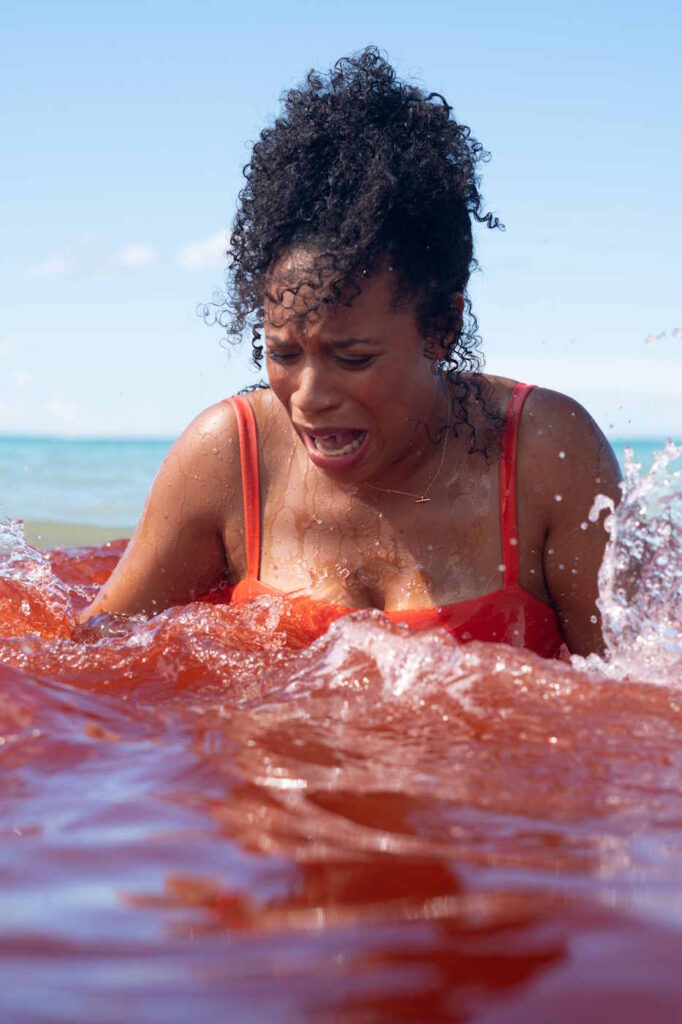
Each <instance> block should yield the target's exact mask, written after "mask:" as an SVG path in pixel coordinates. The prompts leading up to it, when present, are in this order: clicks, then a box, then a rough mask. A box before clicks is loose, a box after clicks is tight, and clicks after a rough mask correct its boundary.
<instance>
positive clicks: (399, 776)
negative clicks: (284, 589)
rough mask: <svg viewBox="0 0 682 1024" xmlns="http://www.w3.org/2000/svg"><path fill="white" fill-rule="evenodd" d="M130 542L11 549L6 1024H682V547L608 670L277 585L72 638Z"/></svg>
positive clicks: (111, 622) (2, 705) (2, 921)
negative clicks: (337, 613) (324, 608)
mask: <svg viewBox="0 0 682 1024" xmlns="http://www.w3.org/2000/svg"><path fill="white" fill-rule="evenodd" d="M638 500H639V499H638ZM626 505H627V503H626ZM640 513H641V508H640ZM638 514H639V513H638ZM663 519H665V516H664V517H663ZM661 521H663V520H661ZM659 527H660V522H658V526H657V527H656V529H657V530H658V529H659ZM639 529H640V533H641V530H642V529H643V527H642V524H641V521H640V525H639ZM626 532H627V531H626ZM659 533H660V530H659ZM658 535H659V534H658V533H657V534H656V536H658ZM622 536H623V535H622V532H621V541H622ZM628 536H630V537H632V533H629V534H628ZM664 542H665V543H667V544H668V545H669V544H670V537H668V539H667V540H665V538H664V541H662V542H661V543H662V544H663V543H664ZM122 547H123V545H121V544H118V545H117V544H114V545H111V546H107V547H104V548H96V549H73V550H70V551H67V550H57V551H54V552H51V553H50V554H49V555H48V556H43V555H41V554H39V553H38V552H34V551H32V550H31V549H30V548H28V547H27V546H26V545H25V544H24V543H23V541H22V540H21V538H20V533H19V531H18V529H16V528H15V529H14V532H12V531H11V530H6V532H5V554H4V556H3V561H2V562H0V570H2V571H1V572H0V768H1V772H2V774H1V776H0V778H1V784H2V788H1V791H0V835H1V842H0V1008H1V1011H2V1012H1V1013H0V1020H1V1021H2V1024H5V1022H15V1021H16V1022H22V1024H23V1022H26V1024H29V1022H31V1024H33V1022H38V1021H40V1022H55V1024H57V1022H59V1024H62V1022H67V1021H68V1022H69V1024H80V1022H82V1024H120V1022H122V1021H126V1022H140V1024H142V1022H144V1024H150V1022H156V1021H163V1022H168V1024H173V1022H178V1024H179V1022H182V1024H185V1022H186V1021H188V1020H191V1021H198V1022H208V1021H211V1022H213V1021H221V1022H222V1021H249V1022H264V1024H265V1022H267V1024H271V1022H285V1021H286V1022H301V1021H310V1022H335V1024H336V1022H350V1024H365V1022H375V1021H419V1022H438V1021H470V1020H475V1021H484V1022H489V1024H492V1022H498V1021H504V1022H516V1021H518V1022H523V1024H527V1022H528V1021H542V1022H545V1021H547V1022H566V1024H569V1022H570V1024H576V1022H578V1021H580V1022H585V1021H588V1022H597V1021H599V1022H602V1021H609V1020H618V1021H619V1022H629V1021H637V1022H640V1021H642V1020H646V1021H647V1022H649V1021H651V1022H656V1024H659V1022H664V1021H679V1020H681V1019H682V685H681V681H680V672H679V666H680V665H681V664H682V658H681V657H680V648H679V632H677V633H676V632H675V622H677V624H678V625H679V622H680V619H679V618H675V616H678V615H679V608H680V604H679V602H680V600H682V598H681V597H680V595H682V590H680V589H679V586H678V582H679V578H680V570H681V569H682V566H681V564H680V562H679V545H678V547H677V548H674V550H673V549H672V548H670V549H669V551H668V554H669V558H671V559H672V560H673V561H672V564H673V568H674V570H675V573H677V575H675V576H674V578H673V576H671V575H670V564H671V563H670V561H669V562H668V563H666V569H665V573H667V575H665V579H666V580H667V582H668V584H670V585H671V586H678V589H677V591H675V592H674V593H673V592H672V591H671V592H670V594H669V595H668V601H667V604H666V608H667V609H668V610H667V612H666V613H665V614H666V615H668V618H667V619H665V616H664V615H663V612H662V611H661V609H660V608H659V609H658V612H657V614H658V618H657V619H656V623H653V620H652V619H651V615H649V618H647V609H646V608H644V607H643V602H644V603H645V602H646V600H647V598H646V595H645V596H644V597H643V596H642V595H641V594H640V595H635V596H634V597H633V595H632V594H630V595H629V598H628V600H629V601H630V602H632V601H633V600H634V601H635V603H638V604H639V607H640V610H641V622H640V625H641V629H640V630H639V633H638V638H639V639H637V638H636V639H635V640H633V641H632V642H631V647H630V649H629V651H630V653H629V654H628V653H627V652H626V651H625V650H624V649H621V650H619V651H616V650H614V651H613V655H612V659H611V661H610V662H609V663H607V664H604V663H600V662H598V661H597V660H595V659H592V661H590V662H589V663H588V662H582V661H576V662H575V663H574V664H568V663H560V662H549V661H544V660H542V659H540V658H538V657H535V656H533V655H530V654H528V653H526V652H523V651H515V650H512V649H510V648H505V647H501V646H495V645H488V644H470V645H468V646H459V645H458V644H456V643H455V642H454V641H453V640H452V639H450V638H449V637H448V636H447V635H446V634H445V633H441V632H431V633H410V632H408V631H407V630H406V629H404V628H402V627H397V626H393V625H391V624H390V623H389V622H387V620H386V619H385V618H384V617H383V616H382V615H381V614H380V613H378V612H376V613H375V612H361V613H358V614H356V615H353V616H349V617H348V618H345V619H342V620H339V621H338V622H337V623H335V624H334V625H333V626H332V627H331V629H330V630H329V632H328V633H327V634H326V635H325V636H324V637H322V638H321V639H320V640H319V641H317V642H316V643H314V644H313V645H312V646H310V647H308V648H304V649H302V650H296V649H294V648H295V646H296V645H295V644H294V645H293V648H292V645H291V644H290V643H289V642H288V639H289V638H288V637H287V635H286V632H285V630H284V629H283V628H282V626H283V623H285V622H286V615H285V614H284V613H285V611H286V609H285V607H284V604H283V602H282V601H281V599H270V598H260V599H259V600H258V601H256V602H254V603H253V604H252V605H249V606H246V607H241V608H239V609H232V608H229V607H225V606H212V605H208V604H194V605H189V606H187V607H185V608H175V609H171V610H169V611H167V612H164V613H163V614H161V615H158V616H156V617H155V618H153V619H151V620H144V619H142V618H136V619H131V620H125V619H119V618H115V617H102V618H101V619H100V620H98V621H96V622H95V623H94V624H93V625H91V626H89V627H87V628H81V629H80V630H76V632H75V633H74V631H73V623H74V613H75V612H77V611H78V610H79V609H80V608H81V607H83V606H84V604H85V602H86V601H88V600H89V599H90V598H91V596H92V595H93V594H94V593H95V591H96V589H97V587H98V586H99V585H100V584H101V582H102V581H103V580H104V579H106V577H107V576H108V574H109V573H110V572H111V570H112V569H113V567H114V565H115V563H116V560H117V558H118V557H119V556H120V553H121V550H122ZM653 547H654V550H653V554H652V555H651V557H652V558H653V559H654V560H655V559H659V560H660V558H661V549H660V546H659V547H658V548H657V547H656V544H654V546H653ZM625 548H627V551H629V553H630V556H632V557H634V555H633V551H632V550H631V549H630V547H628V545H627V544H626V545H625ZM624 550H625V549H624V548H623V545H622V544H621V547H620V548H619V549H618V550H617V551H616V553H615V554H616V555H617V556H618V557H619V558H621V561H622V556H623V551H624ZM666 550H668V549H666ZM635 554H636V552H635ZM614 557H615V556H614ZM647 557H648V556H647ZM616 562H618V558H616ZM614 564H615V563H614ZM618 564H620V563H618ZM647 564H648V563H647ZM612 568H613V566H612ZM621 568H622V565H621ZM614 572H615V570H614ZM612 575H613V572H612ZM616 575H617V572H616ZM644 575H646V574H644ZM671 580H672V583H671ZM676 581H677V582H676ZM659 582H660V581H659ZM651 593H652V594H653V593H654V591H651ZM656 593H660V586H659V588H658V590H657V591H656ZM676 595H677V596H676ZM612 596H613V607H612V608H611V611H609V609H605V614H606V626H607V634H608V635H610V636H611V633H613V631H614V630H616V631H617V629H618V628H620V627H619V626H618V622H619V621H622V616H621V620H619V619H618V614H617V608H616V606H617V605H618V588H617V587H615V589H614V592H613V595H612ZM621 596H622V595H621ZM651 599H652V600H653V597H652V598H651ZM675 601H677V604H675ZM614 608H616V611H614ZM621 610H622V609H621ZM649 611H651V609H649ZM664 619H665V621H664ZM652 623H653V624H652ZM671 623H672V625H671ZM632 628H633V626H632V619H629V620H628V621H627V623H625V626H624V627H623V629H622V631H621V634H620V635H621V636H625V635H626V632H627V629H629V630H630V631H632ZM647 629H649V633H647ZM652 629H653V630H654V632H656V629H658V634H657V636H658V639H657V640H656V643H657V644H658V647H657V648H656V650H657V651H658V653H659V654H660V658H659V660H658V661H656V658H655V657H654V655H653V654H652V649H653V648H652V645H653V644H654V641H653V640H652V639H651V635H650V634H651V630H652ZM609 631H611V633H609ZM614 635H615V634H614ZM627 635H628V636H629V635H630V634H629V633H628V634H627ZM642 637H644V638H645V640H647V637H648V640H647V643H648V645H649V646H648V647H646V648H643V647H642V640H641V638H642ZM611 639H612V641H613V636H611ZM627 657H629V658H630V664H631V665H635V666H637V669H636V672H635V673H634V674H633V673H632V672H631V673H630V674H628V671H627V664H626V658H627ZM619 659H620V660H619Z"/></svg>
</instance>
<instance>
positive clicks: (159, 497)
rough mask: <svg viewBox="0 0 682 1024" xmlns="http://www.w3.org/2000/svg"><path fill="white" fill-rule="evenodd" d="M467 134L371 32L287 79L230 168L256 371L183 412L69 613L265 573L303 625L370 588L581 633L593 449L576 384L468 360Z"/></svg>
mask: <svg viewBox="0 0 682 1024" xmlns="http://www.w3.org/2000/svg"><path fill="white" fill-rule="evenodd" d="M486 157H487V154H486V153H485V152H484V150H483V149H482V147H481V146H480V144H479V143H478V142H476V141H475V140H474V139H473V138H471V135H470V132H469V129H468V128H466V127H464V126H462V125H459V124H458V123H457V122H456V121H455V120H454V118H453V117H452V111H451V109H450V107H449V106H448V105H447V103H446V102H445V100H444V99H443V97H441V96H439V95H437V94H431V95H428V96H427V95H425V94H424V93H423V92H422V91H421V90H419V89H417V88H416V87H414V86H411V85H407V84H404V83H401V82H399V81H398V80H397V79H396V77H395V74H394V72H393V70H392V68H391V67H390V65H388V64H387V63H386V62H385V60H383V59H382V57H381V56H380V54H379V53H378V52H377V51H376V50H374V49H372V48H370V49H367V50H365V51H363V52H362V53H361V54H360V55H359V56H357V57H356V58H350V59H344V60H341V61H339V62H338V63H337V64H336V65H335V67H334V68H333V69H332V71H331V72H330V73H329V75H328V76H321V75H318V74H317V73H315V72H311V73H310V74H309V75H308V77H307V80H306V82H305V83H304V84H303V86H302V87H301V88H300V89H294V90H292V91H290V92H289V93H288V94H287V96H286V97H285V102H284V111H283V114H282V116H281V117H280V118H278V120H277V121H276V122H275V124H274V126H273V127H272V128H266V129H265V130H264V131H263V132H262V133H261V136H260V139H259V141H258V142H257V143H256V145H255V146H254V149H253V154H252V157H251V161H250V163H249V164H248V166H247V167H246V169H245V176H246V186H245V188H244V189H243V191H242V193H241V195H240V205H239V208H238V212H237V216H236V220H235V226H234V231H233V234H232V240H231V245H230V250H229V253H228V256H229V258H230V271H229V288H228V294H227V297H226V307H225V310H220V312H219V314H218V318H219V319H220V320H221V322H224V323H226V324H227V325H228V329H229V331H230V332H231V333H232V334H233V335H234V336H235V337H239V336H241V334H242V333H243V331H244V329H245V328H246V327H247V325H250V326H251V329H252V336H253V347H254V357H255V360H256V363H257V364H258V365H260V361H261V356H262V352H263V343H264V347H265V360H266V365H267V371H268V378H269V384H270V387H269V388H266V387H263V388H261V389H260V390H256V391H253V392H251V393H250V394H249V395H248V397H241V398H240V399H238V400H237V401H234V400H230V401H227V402H223V403H220V404H218V405H215V406H213V407H211V408H209V409H207V410H205V411H204V412H203V413H201V414H200V415H199V416H198V417H197V418H196V419H195V420H194V422H193V423H192V424H190V426H189V427H188V428H187V430H186V431H185V432H184V434H183V435H182V436H181V437H180V439H179V440H178V441H177V443H176V444H175V445H174V447H173V449H172V450H171V452H170V453H169V455H168V457H167V458H166V460H165V462H164V463H163V466H162V467H161V470H160V472H159V474H158V476H157V478H156V480H155V482H154V485H153V488H152V491H151V494H150V496H149V499H148V501H147V505H146V507H145V510H144V513H143V516H142V519H141V521H140V524H139V526H138V528H137V530H136V532H135V535H134V536H133V538H132V540H131V542H130V544H129V546H128V549H127V551H126V553H125V555H124V557H123V558H122V560H121V562H120V564H119V566H118V567H117V569H116V571H115V572H114V574H113V575H112V577H111V579H110V580H109V582H108V583H107V584H106V585H105V587H104V588H103V589H102V591H101V592H100V594H99V595H98V597H97V598H96V600H95V601H94V603H93V604H92V605H91V606H90V608H89V609H88V610H87V611H86V613H85V614H84V616H83V617H84V618H88V617H90V616H93V615H95V614H97V613H100V612H119V613H134V612H146V613H151V612H155V611H159V610H161V609H163V608H165V607H167V606H168V605H170V604H176V603H182V602H186V601H190V600H192V599H196V598H197V597H199V596H201V595H204V594H206V592H209V591H211V590H212V589H213V590H215V588H216V585H217V584H219V583H220V582H221V581H223V590H222V591H221V592H222V593H226V595H227V599H230V600H232V601H235V602H241V601H245V600H249V599H251V598H253V597H255V596H258V595H259V594H263V593H273V592H274V593H280V594H285V595H288V597H289V598H290V599H291V604H292V607H294V608H295V609H296V610H297V611H298V613H299V617H300V619H301V621H303V622H306V623H307V624H308V634H307V639H310V638H312V637H313V636H315V635H317V634H319V633H320V632H322V631H323V630H324V628H325V627H326V625H327V624H328V623H329V622H330V621H331V620H332V619H333V618H335V617H338V616H339V615H341V614H345V613H347V612H348V611H349V610H353V609H360V608H378V609H382V610H383V611H385V612H386V614H387V615H389V617H390V618H392V619H394V620H395V621H405V622H407V623H408V624H410V625H412V626H414V627H416V628H424V627H426V626H432V625H438V624H439V625H443V626H445V628H447V629H449V630H450V631H451V632H452V634H453V635H454V636H456V637H458V638H459V639H461V640H464V641H466V640H469V639H485V640H497V641H502V642H507V643H512V644H516V645H520V646H527V647H529V648H531V649H533V650H535V651H537V652H538V653H540V654H544V655H553V654H556V653H557V651H558V648H559V647H560V645H561V643H562V641H564V640H565V642H566V643H567V644H568V646H569V648H570V650H571V651H574V652H577V653H580V654H587V653H589V652H591V651H599V650H601V635H600V626H599V617H598V611H597V608H596V604H595V600H596V597H597V573H598V569H599V565H600V562H601V559H602V554H603V550H604V543H605V539H606V538H605V533H604V530H603V527H602V526H601V525H599V524H593V523H590V522H589V520H588V513H589V510H590V507H591V506H592V503H593V500H594V498H595V496H596V494H597V493H599V492H602V493H606V494H608V495H610V496H611V497H612V498H614V500H615V499H616V498H617V496H618V468H617V464H616V461H615V459H614V456H613V454H612V452H611V450H610V448H609V446H608V444H607V442H606V441H605V439H604V437H603V436H602V434H601V433H600V431H599V429H598V428H597V427H596V425H595V424H594V423H593V422H592V420H591V419H590V417H589V416H588V415H587V413H586V412H585V411H584V410H583V409H582V408H581V407H580V406H579V405H577V404H576V403H575V402H573V401H571V400H570V399H568V398H566V397H564V396H562V395H559V394H556V393H554V392H550V391H545V390H543V389H540V388H537V389H530V388H527V387H523V386H521V385H517V384H516V382H514V381H511V380H506V379H502V378H498V377H491V376H486V375H483V374H482V373H481V372H480V360H479V358H478V356H477V343H478V338H477V335H476V321H475V318H474V317H473V315H472V314H471V310H470V305H469V300H468V297H467V291H466V288H467V283H468V279H469V274H470V272H471V269H472V266H474V265H475V261H474V259H473V246H472V230H471V220H472V217H473V218H475V219H476V220H477V221H479V222H482V223H485V224H487V226H488V227H489V228H493V227H497V226H499V225H498V221H497V220H496V219H495V218H493V217H492V215H491V214H489V213H488V214H486V213H484V212H483V209H482V200H481V197H480V194H479V191H478V183H479V179H478V176H477V164H478V162H479V161H481V160H483V159H485V158H486ZM225 314H228V315H227V317H225ZM225 588H227V589H225Z"/></svg>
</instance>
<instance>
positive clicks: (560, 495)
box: [554, 494, 564, 501]
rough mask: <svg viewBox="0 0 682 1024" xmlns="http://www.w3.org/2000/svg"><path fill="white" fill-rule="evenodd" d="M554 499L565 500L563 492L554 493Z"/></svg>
mask: <svg viewBox="0 0 682 1024" xmlns="http://www.w3.org/2000/svg"><path fill="white" fill-rule="evenodd" d="M554 500H555V501H563V500H564V498H563V495H562V494H555V495H554Z"/></svg>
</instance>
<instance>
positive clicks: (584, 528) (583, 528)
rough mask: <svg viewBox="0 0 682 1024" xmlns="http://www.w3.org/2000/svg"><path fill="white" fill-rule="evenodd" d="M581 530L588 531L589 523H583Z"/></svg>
mask: <svg viewBox="0 0 682 1024" xmlns="http://www.w3.org/2000/svg"><path fill="white" fill-rule="evenodd" d="M580 529H581V530H586V529H587V523H586V522H584V521H583V522H582V523H581V524H580Z"/></svg>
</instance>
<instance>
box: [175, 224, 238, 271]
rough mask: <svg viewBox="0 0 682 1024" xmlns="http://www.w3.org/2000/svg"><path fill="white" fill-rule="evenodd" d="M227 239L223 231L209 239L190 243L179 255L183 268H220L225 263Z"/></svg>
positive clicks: (179, 261)
mask: <svg viewBox="0 0 682 1024" xmlns="http://www.w3.org/2000/svg"><path fill="white" fill-rule="evenodd" d="M226 248H227V238H226V236H225V233H224V232H223V231H217V232H216V233H215V235H211V236H210V237H209V238H203V239H201V240H200V241H198V242H188V244H187V245H185V246H184V247H183V248H182V249H181V250H180V252H179V253H178V263H179V264H180V266H181V267H187V268H190V269H195V268H197V267H200V268H201V267H220V266H222V265H223V264H224V262H225V250H226Z"/></svg>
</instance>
